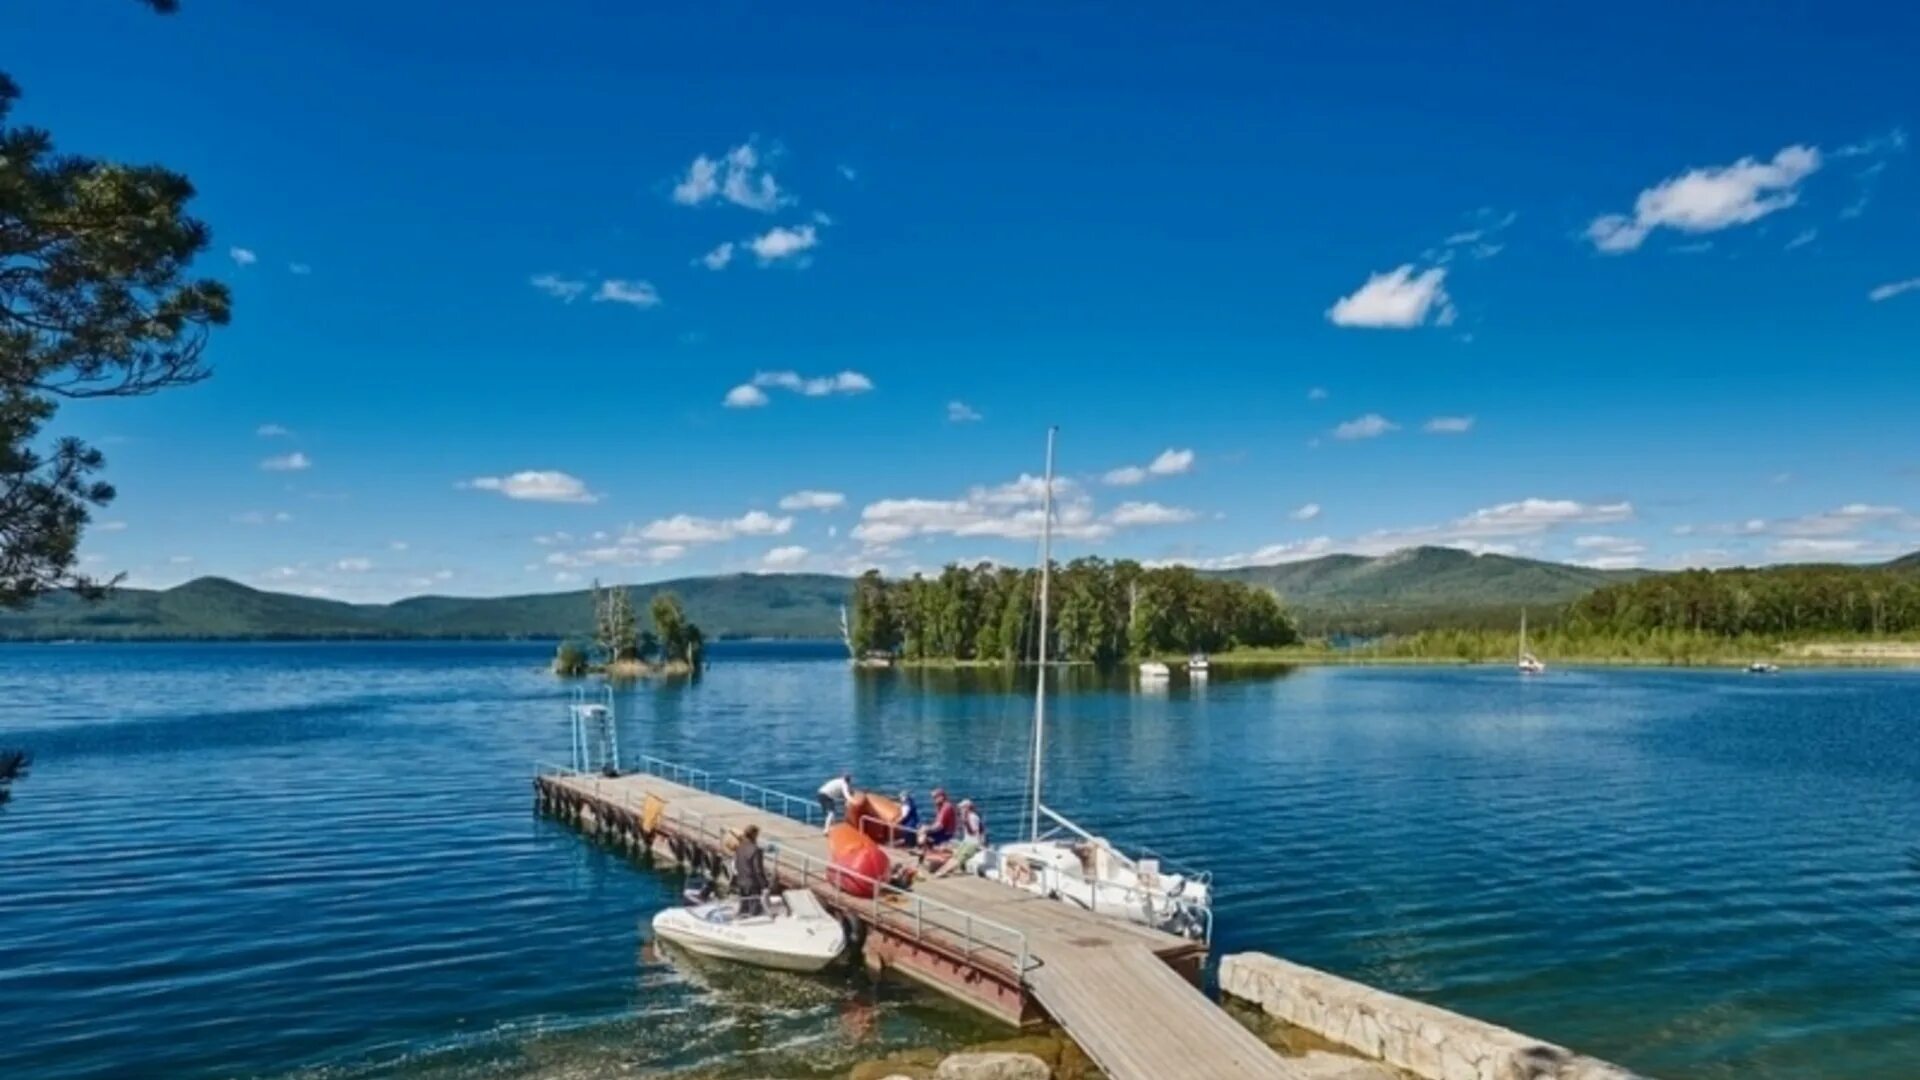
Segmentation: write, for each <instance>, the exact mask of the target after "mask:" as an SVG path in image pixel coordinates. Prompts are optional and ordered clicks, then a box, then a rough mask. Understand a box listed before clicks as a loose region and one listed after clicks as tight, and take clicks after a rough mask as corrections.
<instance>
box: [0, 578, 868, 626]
mask: <svg viewBox="0 0 1920 1080" xmlns="http://www.w3.org/2000/svg"><path fill="white" fill-rule="evenodd" d="M850 584H851V583H850V582H849V581H848V579H846V578H839V577H831V576H828V575H824V574H731V575H726V576H720V577H703V578H683V579H681V580H678V581H659V582H652V583H649V584H645V585H635V586H633V587H632V588H633V599H634V604H635V606H636V607H638V608H640V609H641V610H643V611H644V610H645V608H646V604H647V602H648V601H649V600H650V599H652V598H653V596H654V594H655V593H658V592H665V591H671V592H674V593H677V594H678V595H679V597H680V599H681V601H682V602H683V603H684V604H685V605H686V608H687V614H688V616H689V617H690V618H692V619H693V621H694V622H696V623H698V624H699V625H700V627H701V629H702V630H704V631H705V632H706V634H707V636H708V637H709V638H719V637H745V636H755V637H829V636H834V635H837V634H839V632H840V605H841V603H842V602H844V601H845V599H846V596H847V591H848V588H849V586H850ZM591 611H592V603H591V601H590V599H589V598H588V594H587V592H585V591H584V590H582V591H576V592H566V593H546V594H541V595H532V596H503V597H490V598H484V599H475V598H466V597H453V596H416V597H412V598H410V599H406V600H400V601H396V602H395V603H391V604H347V603H342V602H340V601H337V600H319V599H314V598H312V597H305V596H291V595H288V594H286V593H275V592H265V591H263V590H259V589H253V588H249V587H247V586H245V585H241V584H239V583H238V582H234V581H228V580H226V579H225V578H214V577H206V578H198V579H196V580H193V581H189V582H187V583H186V584H184V585H180V586H176V587H175V588H171V589H162V590H151V589H116V590H114V592H113V594H112V595H110V596H109V597H107V598H106V599H105V600H102V601H100V602H99V603H97V604H89V603H87V602H85V601H83V600H80V599H79V598H78V597H75V596H73V595H72V594H69V593H56V594H54V595H52V596H49V597H46V598H45V599H43V600H41V601H40V602H39V603H38V604H36V605H34V606H33V607H31V608H29V609H27V610H25V611H0V639H14V640H20V639H28V640H42V641H44V640H58V639H62V638H89V639H136V638H143V639H217V638H513V637H541V638H559V637H566V636H568V635H570V634H578V633H581V632H583V631H585V630H587V629H588V628H589V625H590V623H591V616H590V612H591Z"/></svg>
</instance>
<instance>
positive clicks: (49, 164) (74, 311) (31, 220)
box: [0, 0, 228, 608]
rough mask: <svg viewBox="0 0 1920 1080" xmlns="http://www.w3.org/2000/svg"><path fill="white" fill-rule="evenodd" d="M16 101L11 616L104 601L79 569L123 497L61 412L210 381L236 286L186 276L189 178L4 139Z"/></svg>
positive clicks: (1, 506)
mask: <svg viewBox="0 0 1920 1080" xmlns="http://www.w3.org/2000/svg"><path fill="white" fill-rule="evenodd" d="M148 3H149V4H150V6H153V7H155V8H156V9H158V10H161V11H163V12H164V11H167V10H170V9H171V7H172V4H171V3H170V2H169V0H148ZM18 97H19V89H18V88H17V87H16V86H15V85H14V83H13V81H12V80H11V79H9V78H7V77H6V76H5V75H4V74H0V608H4V607H19V606H21V605H23V604H25V603H27V602H28V601H30V600H32V599H33V598H34V597H36V596H39V595H41V594H43V593H46V592H49V591H52V590H55V589H59V588H63V587H65V588H71V589H74V590H76V591H77V592H79V593H81V594H83V595H86V596H97V595H98V594H99V592H100V589H101V586H100V583H98V582H94V581H92V580H90V579H88V578H86V577H85V576H84V575H81V574H78V573H76V572H75V570H74V567H75V559H76V553H77V548H78V545H79V542H80V536H81V533H82V531H83V530H84V528H85V527H86V524H87V522H88V520H89V517H90V514H91V511H92V510H93V509H96V508H98V507H101V506H105V505H106V504H107V503H109V502H110V501H112V499H113V497H114V490H113V488H112V487H111V486H110V485H108V484H106V483H103V482H101V481H99V480H98V479H95V474H97V473H98V472H99V470H100V469H101V468H102V466H103V465H104V464H105V462H104V460H103V459H102V457H101V455H100V453H99V452H98V451H96V450H93V449H91V448H89V447H87V446H85V445H84V444H82V443H80V442H79V441H78V440H75V439H57V440H54V441H53V442H52V445H51V447H48V446H47V445H46V441H45V438H44V431H43V429H44V427H45V425H46V423H47V422H48V421H49V420H51V419H52V418H53V416H54V414H55V412H56V411H57V408H58V404H59V402H60V401H62V400H65V399H72V398H98V397H129V396H136V395H141V394H149V393H153V392H155V391H158V390H163V389H166V388H168V387H174V386H182V385H186V384H189V383H193V382H197V381H199V380H200V379H202V378H205V377H206V375H207V369H206V368H205V367H203V366H202V364H201V357H202V353H203V351H204V350H205V348H206V343H207V334H208V332H209V331H210V330H211V328H213V327H215V326H220V325H224V324H225V323H226V321H227V317H228V294H227V289H226V286H224V285H222V284H220V283H218V282H215V281H210V280H199V281H193V280H189V279H188V278H187V267H188V265H189V264H190V263H191V262H192V261H193V258H194V257H195V256H196V255H198V254H199V253H200V252H201V251H203V250H205V248H206V247H207V244H208V240H209V233H208V230H207V227H206V226H205V225H204V224H202V223H201V222H200V221H199V220H197V219H195V218H193V217H192V216H190V215H189V214H188V213H187V212H186V206H187V203H188V201H189V200H191V199H192V197H193V193H194V192H193V186H192V185H191V184H189V183H188V182H187V180H186V178H185V177H183V176H180V175H179V174H177V173H173V172H169V171H167V170H166V169H162V168H159V167H157V166H150V165H141V166H130V165H118V164H114V163H111V162H103V161H95V160H93V159H90V158H84V157H77V156H73V155H66V154H59V153H57V152H55V150H54V148H53V140H52V138H51V137H50V136H49V135H48V134H47V133H46V132H44V131H40V130H38V129H35V128H30V127H7V126H5V122H6V120H7V118H8V116H9V114H10V113H11V110H12V106H13V103H14V101H15V99H16V98H18Z"/></svg>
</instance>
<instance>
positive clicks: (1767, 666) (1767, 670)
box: [1747, 660, 1780, 675]
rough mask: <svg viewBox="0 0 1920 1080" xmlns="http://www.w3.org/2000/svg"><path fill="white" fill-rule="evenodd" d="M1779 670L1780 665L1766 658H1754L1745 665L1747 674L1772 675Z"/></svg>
mask: <svg viewBox="0 0 1920 1080" xmlns="http://www.w3.org/2000/svg"><path fill="white" fill-rule="evenodd" d="M1779 671H1780V665H1779V664H1775V663H1772V662H1770V661H1767V660H1755V661H1754V662H1753V663H1751V664H1748V665H1747V674H1749V675H1774V674H1778V673H1779Z"/></svg>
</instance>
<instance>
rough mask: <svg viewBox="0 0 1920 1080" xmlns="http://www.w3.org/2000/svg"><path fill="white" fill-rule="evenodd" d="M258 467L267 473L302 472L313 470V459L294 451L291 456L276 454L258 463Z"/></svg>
mask: <svg viewBox="0 0 1920 1080" xmlns="http://www.w3.org/2000/svg"><path fill="white" fill-rule="evenodd" d="M260 467H261V468H262V469H265V470H267V471H268V472H302V471H304V470H306V469H311V468H313V459H311V458H309V457H307V455H305V454H303V453H301V452H300V451H298V450H295V451H294V452H293V453H291V454H277V455H275V456H273V457H270V458H266V459H264V460H263V461H261V462H260Z"/></svg>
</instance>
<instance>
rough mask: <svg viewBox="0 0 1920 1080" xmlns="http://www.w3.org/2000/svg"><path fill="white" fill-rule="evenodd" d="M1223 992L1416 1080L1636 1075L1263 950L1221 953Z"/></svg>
mask: <svg viewBox="0 0 1920 1080" xmlns="http://www.w3.org/2000/svg"><path fill="white" fill-rule="evenodd" d="M1220 992H1221V993H1222V994H1225V995H1227V996H1229V997H1235V998H1239V999H1241V1000H1243V1001H1247V1002H1250V1003H1252V1004H1255V1005H1258V1006H1259V1007H1260V1008H1261V1009H1262V1010H1264V1011H1265V1012H1266V1013H1267V1015H1269V1016H1271V1017H1273V1018H1275V1019H1277V1020H1279V1021H1281V1022H1282V1023H1285V1024H1290V1025H1292V1026H1294V1027H1296V1028H1300V1029H1301V1030H1304V1031H1306V1032H1308V1033H1310V1034H1312V1035H1315V1036H1318V1037H1320V1038H1322V1039H1325V1040H1327V1041H1328V1042H1330V1043H1332V1044H1334V1045H1335V1046H1338V1047H1340V1048H1342V1049H1345V1050H1347V1051H1350V1052H1352V1053H1354V1054H1356V1055H1358V1056H1359V1057H1361V1058H1363V1059H1366V1060H1368V1061H1377V1062H1381V1063H1383V1064H1385V1065H1389V1066H1391V1067H1393V1068H1395V1069H1399V1070H1401V1071H1403V1072H1405V1073H1407V1074H1410V1075H1412V1076H1414V1077H1418V1078H1419V1080H1639V1078H1637V1077H1636V1076H1635V1074H1633V1073H1630V1072H1628V1071H1627V1070H1625V1069H1622V1068H1620V1067H1619V1066H1617V1065H1611V1064H1608V1063H1607V1062H1604V1061H1600V1060H1598V1059H1596V1058H1590V1057H1586V1056H1584V1055H1582V1054H1577V1053H1575V1052H1573V1051H1572V1050H1568V1049H1567V1048H1565V1047H1563V1046H1555V1045H1554V1044H1552V1043H1548V1042H1542V1041H1540V1040H1539V1039H1535V1038H1530V1037H1529V1036H1526V1035H1522V1034H1520V1033H1519V1032H1517V1031H1509V1030H1508V1029H1506V1028H1503V1027H1499V1026H1497V1025H1494V1024H1488V1023H1483V1022H1482V1021H1479V1020H1475V1019H1473V1018H1471V1017H1467V1016H1461V1015H1460V1014H1459V1013H1453V1012H1448V1011H1447V1010H1445V1009H1441V1008H1437V1007H1435V1006H1432V1005H1424V1004H1422V1003H1420V1002H1418V1001H1413V1000H1411V999H1409V998H1403V997H1400V996H1399V995H1397V994H1389V993H1387V992H1386V991H1384V990H1376V989H1374V988H1373V987H1371V986H1366V985H1363V984H1361V983H1357V982H1353V981H1352V980H1350V979H1342V978H1340V977H1339V976H1337V975H1329V974H1327V973H1326V972H1324V971H1316V970H1314V969H1313V968H1310V967H1303V966H1301V965H1299V964H1293V963H1289V962H1287V961H1285V960H1281V959H1278V958H1276V957H1272V956H1267V955H1265V954H1263V953H1237V954H1235V955H1232V956H1228V957H1226V958H1225V959H1223V960H1221V961H1220Z"/></svg>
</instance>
